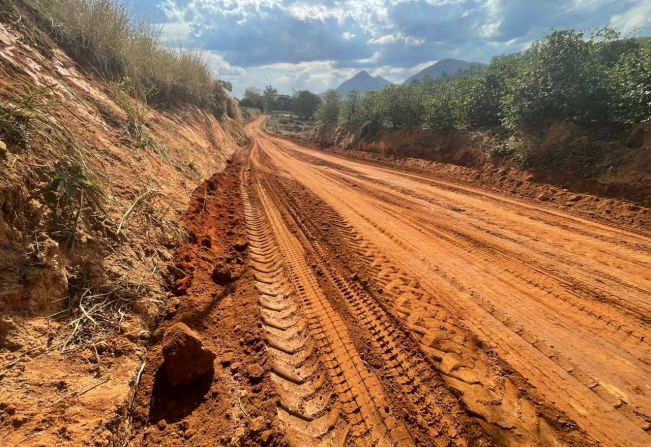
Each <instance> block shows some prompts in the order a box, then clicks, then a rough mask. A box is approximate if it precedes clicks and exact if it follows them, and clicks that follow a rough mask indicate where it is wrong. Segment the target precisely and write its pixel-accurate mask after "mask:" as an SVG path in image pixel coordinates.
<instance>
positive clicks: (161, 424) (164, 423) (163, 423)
mask: <svg viewBox="0 0 651 447" xmlns="http://www.w3.org/2000/svg"><path fill="white" fill-rule="evenodd" d="M157 425H158V428H159V429H160V430H165V427H167V421H165V419H161V420H160V421H158V424H157Z"/></svg>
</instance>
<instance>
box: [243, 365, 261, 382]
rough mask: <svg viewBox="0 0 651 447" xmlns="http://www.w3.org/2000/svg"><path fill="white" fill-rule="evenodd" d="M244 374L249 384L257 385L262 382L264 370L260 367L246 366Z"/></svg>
mask: <svg viewBox="0 0 651 447" xmlns="http://www.w3.org/2000/svg"><path fill="white" fill-rule="evenodd" d="M245 373H246V377H248V379H249V380H250V381H251V383H258V382H260V381H261V380H262V376H264V369H262V367H260V365H248V366H247V367H246V371H245Z"/></svg>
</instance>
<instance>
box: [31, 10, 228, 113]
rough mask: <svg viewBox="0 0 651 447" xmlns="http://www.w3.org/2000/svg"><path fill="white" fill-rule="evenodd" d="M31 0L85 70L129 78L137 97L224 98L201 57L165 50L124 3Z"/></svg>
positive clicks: (204, 101)
mask: <svg viewBox="0 0 651 447" xmlns="http://www.w3.org/2000/svg"><path fill="white" fill-rule="evenodd" d="M28 2H29V4H30V5H31V6H33V7H34V9H35V10H36V11H37V12H38V13H39V14H41V15H42V16H43V17H44V18H45V20H44V21H43V22H44V23H46V24H47V31H48V32H49V33H50V34H51V35H52V37H53V38H54V39H55V40H56V41H57V42H58V43H59V44H60V45H61V46H62V47H63V48H64V49H65V50H66V52H67V53H68V54H69V55H70V56H71V57H72V58H73V59H75V60H76V61H77V62H78V63H79V64H80V65H81V66H83V67H85V68H86V69H89V70H92V71H95V72H97V73H98V74H99V75H100V76H102V77H104V78H105V79H108V80H111V81H115V82H119V81H121V80H122V79H124V78H127V77H128V78H129V79H131V80H132V82H133V85H134V89H135V90H136V91H137V93H138V95H140V96H147V99H148V100H149V101H150V102H152V103H164V104H176V103H192V104H196V105H200V106H204V107H210V106H212V105H214V101H215V96H219V97H222V96H225V95H223V91H220V92H219V93H218V94H217V95H216V94H215V92H216V91H217V90H222V87H223V86H222V85H221V84H219V83H217V81H216V80H215V79H213V77H212V75H211V73H210V69H209V68H208V65H207V64H206V62H205V60H204V59H203V58H202V57H201V56H200V55H198V54H196V53H193V52H190V51H181V50H179V51H174V50H170V49H168V48H165V47H164V46H163V45H162V44H161V43H160V42H159V40H158V36H157V32H156V30H154V29H153V28H152V27H151V26H148V25H147V24H133V23H131V21H130V18H129V14H128V11H127V8H126V3H125V2H124V1H123V0H57V1H52V0H28ZM220 107H222V106H220Z"/></svg>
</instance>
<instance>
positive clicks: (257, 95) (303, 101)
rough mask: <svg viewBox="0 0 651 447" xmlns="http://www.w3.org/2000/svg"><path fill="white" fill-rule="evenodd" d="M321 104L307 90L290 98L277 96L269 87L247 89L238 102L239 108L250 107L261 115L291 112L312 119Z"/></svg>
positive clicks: (318, 99)
mask: <svg viewBox="0 0 651 447" xmlns="http://www.w3.org/2000/svg"><path fill="white" fill-rule="evenodd" d="M319 104H321V98H320V97H319V96H318V95H315V94H314V93H312V92H309V91H307V90H299V91H296V92H294V94H293V95H292V96H289V95H283V94H279V93H278V91H277V90H276V89H275V88H274V87H273V86H271V85H268V86H267V87H265V89H264V90H262V91H260V90H259V89H256V88H253V87H251V88H247V89H246V90H245V91H244V97H243V98H242V100H241V101H240V106H241V107H252V108H256V109H259V110H260V111H261V112H263V113H271V112H272V111H274V110H275V111H280V112H293V113H295V114H296V115H297V116H298V117H299V118H303V119H312V118H313V117H314V114H315V112H316V110H317V108H318V106H319Z"/></svg>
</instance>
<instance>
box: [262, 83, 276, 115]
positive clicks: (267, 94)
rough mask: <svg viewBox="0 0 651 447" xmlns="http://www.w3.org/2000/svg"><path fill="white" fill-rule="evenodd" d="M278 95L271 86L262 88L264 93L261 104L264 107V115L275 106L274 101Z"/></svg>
mask: <svg viewBox="0 0 651 447" xmlns="http://www.w3.org/2000/svg"><path fill="white" fill-rule="evenodd" d="M277 95H278V91H277V90H276V89H275V88H273V86H271V85H268V86H266V87H265V88H264V91H263V92H262V103H263V106H264V109H263V110H264V113H270V112H271V111H272V110H273V109H274V106H275V101H276V96H277Z"/></svg>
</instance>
